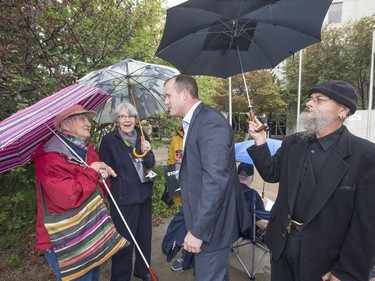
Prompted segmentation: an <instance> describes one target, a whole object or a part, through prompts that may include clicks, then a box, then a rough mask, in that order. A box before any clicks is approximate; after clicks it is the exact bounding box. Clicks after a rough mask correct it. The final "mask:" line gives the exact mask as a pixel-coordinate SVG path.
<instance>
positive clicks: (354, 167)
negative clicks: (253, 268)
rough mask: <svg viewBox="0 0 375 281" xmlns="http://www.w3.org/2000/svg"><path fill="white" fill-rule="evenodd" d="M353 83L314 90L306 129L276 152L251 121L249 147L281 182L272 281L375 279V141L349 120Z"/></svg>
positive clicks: (270, 178) (272, 232) (271, 239)
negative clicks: (352, 128)
mask: <svg viewBox="0 0 375 281" xmlns="http://www.w3.org/2000/svg"><path fill="white" fill-rule="evenodd" d="M356 104H357V95H356V92H355V90H354V88H353V86H351V85H350V84H348V83H346V82H344V81H337V80H329V81H325V82H323V83H321V84H320V85H318V86H316V87H314V88H312V89H311V90H310V91H309V92H308V100H307V103H306V109H305V111H304V112H303V113H302V114H301V122H302V123H303V125H304V128H305V131H303V132H299V133H296V134H292V135H290V136H288V137H286V138H285V139H284V141H283V144H282V146H281V148H280V149H279V150H278V151H277V153H276V154H275V155H274V156H272V157H271V155H270V152H269V149H268V147H267V143H266V140H265V133H264V132H261V133H257V132H255V130H256V128H258V127H259V126H260V125H261V123H260V122H259V121H258V120H255V122H250V126H249V133H250V135H251V136H252V137H253V139H254V141H255V145H253V146H251V147H249V148H248V153H249V155H250V156H251V158H252V159H253V161H254V163H255V166H256V168H257V170H258V171H259V173H260V174H261V176H262V178H263V179H264V180H265V181H267V182H279V183H280V185H279V193H278V196H277V199H276V202H275V204H274V206H273V208H272V210H271V219H270V221H269V224H268V228H267V233H266V243H267V245H268V247H269V248H270V250H271V253H272V258H271V266H272V269H271V272H272V273H271V276H272V277H271V280H272V281H285V280H288V281H293V280H295V281H297V280H303V281H316V280H323V281H326V280H334V281H336V280H345V281H347V280H368V276H369V272H370V270H371V268H372V266H373V265H374V262H375V239H374V238H375V224H374V222H373V221H374V217H375V144H374V143H371V142H369V141H366V140H364V139H361V138H359V137H356V136H354V135H352V134H351V133H350V132H349V131H348V129H347V128H346V127H345V126H344V125H343V124H344V120H345V119H346V117H347V116H349V115H351V114H353V113H354V112H355V111H356Z"/></svg>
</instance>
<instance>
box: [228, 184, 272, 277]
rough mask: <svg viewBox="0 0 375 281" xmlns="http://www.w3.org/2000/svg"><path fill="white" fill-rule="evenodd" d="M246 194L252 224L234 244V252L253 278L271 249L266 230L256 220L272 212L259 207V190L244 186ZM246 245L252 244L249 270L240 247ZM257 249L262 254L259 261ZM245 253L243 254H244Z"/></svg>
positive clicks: (264, 218)
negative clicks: (265, 237) (266, 239)
mask: <svg viewBox="0 0 375 281" xmlns="http://www.w3.org/2000/svg"><path fill="white" fill-rule="evenodd" d="M244 195H245V199H246V203H247V206H248V209H249V212H250V214H251V216H252V225H251V227H250V228H249V229H248V231H247V232H246V233H243V235H242V236H241V238H240V239H239V240H238V241H237V242H236V243H234V244H233V245H232V249H231V250H232V252H233V253H234V254H235V255H236V257H237V259H238V261H239V262H240V264H241V266H242V268H243V269H244V270H245V272H246V274H247V275H248V276H249V278H250V279H251V280H254V279H255V274H256V273H257V272H258V270H259V268H260V266H261V265H262V263H263V260H264V259H265V257H266V256H267V254H269V252H270V251H269V249H268V248H267V246H266V245H265V244H264V234H265V230H262V229H260V228H258V227H257V225H256V221H257V220H261V219H263V220H267V221H269V219H270V212H269V211H266V210H263V209H257V208H256V206H257V204H256V201H257V197H258V200H259V197H260V195H259V194H258V192H257V191H256V190H254V189H250V188H248V187H246V189H245V188H244ZM245 245H251V246H252V257H251V270H249V269H248V268H247V267H246V265H245V263H244V261H243V258H241V256H240V248H241V247H243V246H245ZM256 249H258V250H260V251H261V255H260V258H259V260H258V261H256V258H257V257H256ZM242 255H243V254H242Z"/></svg>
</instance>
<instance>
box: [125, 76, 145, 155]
mask: <svg viewBox="0 0 375 281" xmlns="http://www.w3.org/2000/svg"><path fill="white" fill-rule="evenodd" d="M127 81H128V88H129V93H130V97H131V99H132V102H133V105H134V107H135V108H136V109H137V104H136V102H135V98H134V93H133V89H132V87H131V85H130V77H129V76H128V77H127ZM137 119H138V127H139V129H140V130H141V134H142V136H141V140H142V141H145V140H146V139H145V135H144V133H143V129H142V124H141V120H140V119H139V118H137ZM147 152H148V151H145V152H143V153H142V154H138V153H137V150H136V149H135V147H134V148H133V155H134V156H135V157H137V158H143V157H145V156H146V155H147Z"/></svg>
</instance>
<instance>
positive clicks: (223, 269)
mask: <svg viewBox="0 0 375 281" xmlns="http://www.w3.org/2000/svg"><path fill="white" fill-rule="evenodd" d="M229 254H230V247H226V248H223V249H220V250H217V251H212V252H200V253H199V254H195V278H196V280H197V281H229V272H228V259H229Z"/></svg>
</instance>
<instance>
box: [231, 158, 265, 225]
mask: <svg viewBox="0 0 375 281" xmlns="http://www.w3.org/2000/svg"><path fill="white" fill-rule="evenodd" d="M237 170H238V177H239V179H240V182H241V186H242V189H243V192H244V195H245V199H246V202H247V204H248V208H249V210H250V211H252V210H254V206H252V204H253V203H252V201H253V200H252V197H253V196H255V210H265V207H264V201H263V199H262V197H261V196H260V195H259V193H258V192H257V191H256V190H255V189H253V188H251V184H252V183H253V176H254V166H253V165H251V164H247V163H240V164H239V165H238V168H237ZM267 224H268V220H267V219H264V218H261V217H259V216H258V217H257V218H256V226H257V227H258V228H260V229H262V230H264V229H266V227H267Z"/></svg>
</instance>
